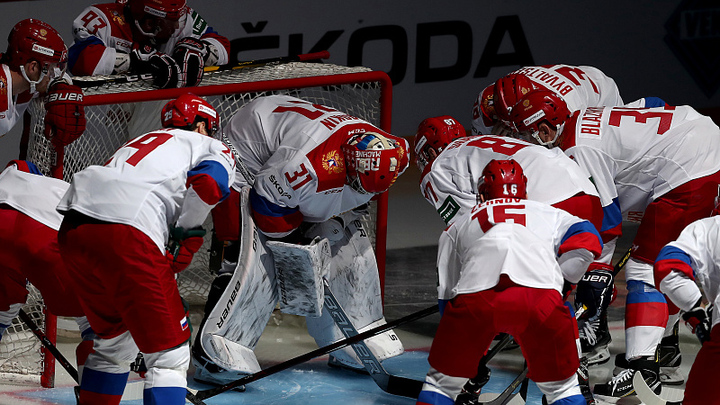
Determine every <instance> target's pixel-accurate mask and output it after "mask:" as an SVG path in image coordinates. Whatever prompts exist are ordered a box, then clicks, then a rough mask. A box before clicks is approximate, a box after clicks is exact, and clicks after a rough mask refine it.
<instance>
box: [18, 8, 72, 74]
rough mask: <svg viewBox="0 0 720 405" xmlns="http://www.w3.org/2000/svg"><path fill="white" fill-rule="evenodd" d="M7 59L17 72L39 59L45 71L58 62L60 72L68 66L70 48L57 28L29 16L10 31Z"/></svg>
mask: <svg viewBox="0 0 720 405" xmlns="http://www.w3.org/2000/svg"><path fill="white" fill-rule="evenodd" d="M5 59H6V60H7V64H8V66H9V67H10V69H11V70H13V71H16V72H17V71H20V70H21V69H20V68H21V67H22V66H24V65H25V64H26V63H28V62H31V61H38V62H39V63H40V65H41V66H42V68H43V70H44V71H45V73H47V71H48V69H49V65H51V64H56V67H57V68H58V69H59V70H60V72H59V73H63V72H65V67H66V66H67V60H68V50H67V46H65V42H64V41H63V39H62V37H61V36H60V34H59V33H58V32H57V31H56V30H55V28H53V27H51V26H50V25H49V24H47V23H45V22H42V21H40V20H36V19H34V18H28V19H25V20H22V21H20V22H19V23H17V24H15V26H14V27H13V29H12V30H11V31H10V35H8V48H7V52H6V53H5ZM56 74H57V73H56ZM41 80H42V79H41Z"/></svg>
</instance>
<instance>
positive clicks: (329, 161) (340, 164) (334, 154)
mask: <svg viewBox="0 0 720 405" xmlns="http://www.w3.org/2000/svg"><path fill="white" fill-rule="evenodd" d="M322 167H323V169H325V170H326V171H327V172H328V173H340V172H342V171H343V170H345V162H344V161H343V158H342V157H341V156H340V152H338V151H336V150H333V151H330V152H328V153H326V154H324V155H323V157H322Z"/></svg>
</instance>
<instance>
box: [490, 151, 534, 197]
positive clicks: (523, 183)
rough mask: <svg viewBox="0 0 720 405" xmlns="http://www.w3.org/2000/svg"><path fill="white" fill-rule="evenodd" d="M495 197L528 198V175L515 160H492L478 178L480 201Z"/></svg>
mask: <svg viewBox="0 0 720 405" xmlns="http://www.w3.org/2000/svg"><path fill="white" fill-rule="evenodd" d="M480 196H482V198H484V201H487V200H492V199H493V198H503V197H514V198H522V199H525V198H527V177H525V174H523V169H522V167H521V166H520V164H519V163H518V162H516V161H515V160H512V159H510V160H495V159H493V160H491V161H490V162H489V163H488V164H487V166H485V168H484V169H483V172H482V175H481V176H480V179H478V202H480Z"/></svg>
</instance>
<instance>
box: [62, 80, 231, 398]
mask: <svg viewBox="0 0 720 405" xmlns="http://www.w3.org/2000/svg"><path fill="white" fill-rule="evenodd" d="M161 119H162V122H163V126H165V127H166V128H165V129H161V130H157V131H153V132H150V133H147V134H144V135H141V136H139V137H137V138H135V139H132V140H131V141H129V142H128V143H126V144H125V145H124V146H122V147H121V148H120V149H118V150H117V151H116V152H115V154H114V155H113V156H112V157H111V158H110V159H109V160H108V162H107V163H106V164H105V165H103V166H89V167H87V168H86V169H84V170H82V171H79V172H77V173H75V175H74V176H73V181H72V183H71V184H70V187H69V189H68V191H67V192H66V193H65V195H64V196H63V198H62V200H61V201H60V203H59V204H58V206H57V209H58V211H59V212H61V213H64V214H65V218H64V219H63V222H62V225H61V227H60V231H59V233H58V241H59V243H60V249H61V255H62V257H63V260H64V261H65V263H66V265H67V267H68V271H69V272H70V274H71V275H72V276H73V281H74V285H73V287H74V290H75V292H76V294H77V295H78V297H79V299H80V302H81V304H82V306H83V308H84V309H85V313H86V316H87V318H88V320H89V322H90V325H91V326H92V328H93V330H94V331H95V333H96V334H97V335H98V336H99V338H98V339H96V340H95V346H94V348H95V352H94V353H93V354H91V355H90V356H89V357H88V360H87V362H86V364H85V369H84V371H83V378H82V381H81V382H80V394H79V395H80V396H79V403H80V404H118V403H119V402H120V398H121V396H122V393H123V388H124V386H125V384H126V382H127V378H128V373H129V371H130V364H131V363H132V362H133V361H134V360H135V357H136V355H137V353H138V349H139V351H141V352H142V353H143V354H144V359H145V363H146V365H147V369H148V371H147V373H146V378H145V389H144V393H143V397H144V403H145V404H148V405H149V404H184V403H185V394H186V384H187V382H186V372H187V369H188V367H189V363H190V350H189V340H190V327H189V323H188V319H187V318H186V316H185V310H184V308H183V305H182V302H181V298H180V294H179V292H178V289H177V284H176V281H175V274H176V273H178V272H180V271H182V270H183V269H185V268H186V267H187V266H188V264H190V261H191V259H192V257H193V254H194V253H195V252H197V250H198V249H199V248H200V246H201V245H202V243H203V238H202V234H204V230H202V228H201V225H202V223H203V221H204V220H205V218H206V217H207V216H208V215H209V213H210V210H211V209H212V207H214V206H215V205H216V204H217V203H218V202H220V201H222V200H223V199H224V198H226V197H227V196H228V195H229V193H230V189H229V186H230V184H232V182H233V181H234V180H235V161H234V158H233V156H232V153H231V152H230V150H229V149H228V147H227V146H225V145H224V144H223V143H222V142H220V141H217V140H215V139H213V138H211V137H210V135H212V134H213V133H214V131H216V130H217V128H218V118H217V113H216V111H215V110H214V109H213V108H212V106H210V104H208V103H207V102H206V101H204V100H202V99H201V98H199V97H197V96H194V95H191V94H185V95H182V96H180V97H178V98H177V99H175V100H172V101H170V102H169V103H168V104H167V105H166V106H165V108H164V109H163V114H162V117H161Z"/></svg>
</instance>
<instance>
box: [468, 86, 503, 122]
mask: <svg viewBox="0 0 720 405" xmlns="http://www.w3.org/2000/svg"><path fill="white" fill-rule="evenodd" d="M494 92H495V84H491V85H489V86H487V87H485V88H484V89H483V91H482V92H481V93H480V95H479V96H478V98H477V100H475V104H476V105H475V106H474V108H473V119H478V118H480V117H482V121H483V125H485V126H486V127H488V128H492V126H493V125H495V123H496V122H497V120H498V116H497V113H496V112H495V102H494V94H493V93H494ZM477 113H479V114H478V115H479V117H476V116H475V114H477Z"/></svg>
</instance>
